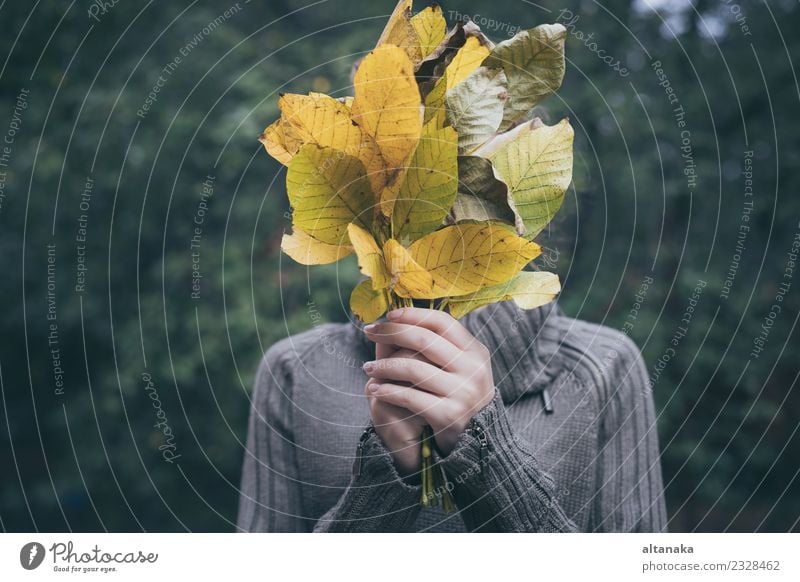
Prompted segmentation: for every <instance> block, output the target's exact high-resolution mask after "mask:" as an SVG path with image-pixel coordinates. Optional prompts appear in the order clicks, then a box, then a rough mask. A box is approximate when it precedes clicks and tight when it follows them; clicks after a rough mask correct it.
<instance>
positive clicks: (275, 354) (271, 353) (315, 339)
mask: <svg viewBox="0 0 800 582" xmlns="http://www.w3.org/2000/svg"><path fill="white" fill-rule="evenodd" d="M354 340H355V334H354V331H353V328H352V326H350V325H347V324H343V323H323V324H319V325H316V326H314V327H312V328H311V329H309V330H306V331H304V332H301V333H298V334H295V335H291V336H289V337H286V338H284V339H282V340H279V341H277V342H275V343H274V344H272V345H271V346H270V347H269V348H268V349H267V350H266V352H264V355H263V356H262V358H261V363H260V365H259V375H261V373H262V371H264V370H268V369H272V370H275V371H280V372H284V373H286V372H289V373H290V372H291V371H292V369H293V368H295V367H296V366H298V365H301V363H302V364H305V365H308V364H309V363H310V362H313V361H314V360H316V359H323V358H324V357H325V354H330V353H332V352H335V350H336V349H337V348H339V349H346V348H347V347H348V346H350V345H352V344H354ZM353 347H354V346H353Z"/></svg>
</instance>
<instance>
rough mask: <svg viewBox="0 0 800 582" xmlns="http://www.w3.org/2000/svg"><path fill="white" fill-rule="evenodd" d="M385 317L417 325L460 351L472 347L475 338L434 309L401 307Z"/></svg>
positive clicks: (442, 312) (457, 323) (441, 312)
mask: <svg viewBox="0 0 800 582" xmlns="http://www.w3.org/2000/svg"><path fill="white" fill-rule="evenodd" d="M386 317H387V318H388V319H389V321H392V322H394V323H406V324H408V325H418V326H420V327H423V328H425V329H428V330H430V331H432V332H433V333H436V334H438V335H440V336H442V337H443V338H445V339H446V340H448V341H449V342H450V343H452V344H453V345H454V346H456V347H457V348H461V349H462V350H466V349H469V348H471V347H472V346H473V344H474V342H475V338H474V337H473V336H472V334H471V333H469V331H467V328H465V327H464V326H463V325H461V324H460V323H459V322H458V321H457V320H456V319H454V318H453V316H452V315H450V314H448V313H445V312H444V311H438V310H436V309H423V308H420V307H403V308H400V309H395V310H394V311H390V312H389V313H388V314H387V315H386Z"/></svg>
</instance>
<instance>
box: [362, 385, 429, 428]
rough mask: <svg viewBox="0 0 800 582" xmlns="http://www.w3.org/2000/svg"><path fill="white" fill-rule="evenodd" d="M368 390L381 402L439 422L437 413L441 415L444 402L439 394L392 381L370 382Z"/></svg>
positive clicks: (427, 420)
mask: <svg viewBox="0 0 800 582" xmlns="http://www.w3.org/2000/svg"><path fill="white" fill-rule="evenodd" d="M367 391H368V392H369V393H370V395H371V396H373V397H375V398H377V399H378V400H380V401H381V402H386V403H388V404H393V405H394V406H397V407H400V408H404V409H406V410H409V411H411V412H412V413H414V414H415V415H418V416H420V417H422V418H424V419H425V420H426V422H428V423H429V424H432V425H433V424H439V423H438V422H437V418H438V417H437V415H441V410H440V409H441V408H442V404H443V399H442V398H440V397H439V396H436V395H434V394H430V393H428V392H425V391H423V390H417V389H416V388H410V387H408V386H400V385H399V384H393V383H391V382H382V383H380V384H378V383H375V382H373V383H370V384H369V385H368V387H367Z"/></svg>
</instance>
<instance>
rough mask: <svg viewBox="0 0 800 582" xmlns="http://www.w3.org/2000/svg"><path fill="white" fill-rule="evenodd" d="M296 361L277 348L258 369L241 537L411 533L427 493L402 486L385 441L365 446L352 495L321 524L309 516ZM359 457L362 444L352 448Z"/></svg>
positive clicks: (370, 437) (243, 489)
mask: <svg viewBox="0 0 800 582" xmlns="http://www.w3.org/2000/svg"><path fill="white" fill-rule="evenodd" d="M290 359H291V358H287V357H285V354H284V350H282V349H280V347H279V346H275V347H274V348H271V349H270V350H268V351H267V353H266V355H265V357H264V359H263V360H262V362H261V365H260V366H259V370H258V374H257V376H256V381H255V387H254V391H253V402H252V407H251V409H250V420H249V426H248V436H247V447H246V451H245V458H244V463H243V468H242V486H241V493H240V497H239V514H238V520H237V521H238V523H237V526H238V529H239V530H242V531H258V532H310V531H317V532H345V531H352V532H356V531H359V532H381V531H409V530H411V529H412V528H413V524H414V521H415V520H416V517H417V514H418V512H419V497H420V495H421V487H420V486H419V485H413V484H411V483H408V482H406V481H405V480H403V479H402V478H401V477H400V476H399V474H398V473H397V470H396V469H395V467H394V463H393V461H392V458H391V455H390V453H389V451H388V449H387V448H386V447H385V446H384V445H383V442H382V441H381V439H380V437H379V436H378V435H377V434H375V433H374V432H373V431H369V432H368V433H367V434H368V438H364V439H362V441H361V443H360V449H359V451H358V455H359V457H360V461H359V460H357V462H356V464H355V465H354V469H355V467H358V468H359V470H358V471H357V472H356V471H354V472H353V476H352V478H351V481H350V483H349V485H348V487H347V488H346V489H345V491H344V493H343V494H342V496H341V497H340V498H339V500H338V502H337V503H336V504H335V505H334V506H333V507H332V508H331V509H330V510H329V511H328V512H327V513H325V514H324V515H323V516H322V517H321V518H319V519H318V520H317V519H316V518H315V517H311V516H307V515H306V513H305V512H304V508H303V500H302V488H301V481H300V478H299V472H298V469H297V461H296V457H295V450H296V444H295V440H294V434H293V430H292V427H293V418H294V406H293V405H292V391H293V379H292V374H291V368H292V366H291V361H287V360H290ZM353 448H354V449H356V443H355V442H354V443H353Z"/></svg>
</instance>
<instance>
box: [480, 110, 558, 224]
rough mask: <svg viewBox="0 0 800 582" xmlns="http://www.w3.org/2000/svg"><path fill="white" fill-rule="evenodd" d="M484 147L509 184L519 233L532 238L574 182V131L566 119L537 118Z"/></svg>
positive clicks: (482, 151)
mask: <svg viewBox="0 0 800 582" xmlns="http://www.w3.org/2000/svg"><path fill="white" fill-rule="evenodd" d="M506 133H507V134H509V135H506V134H503V135H501V136H498V138H497V139H496V140H492V141H490V142H488V143H487V144H485V145H484V146H483V147H481V148H480V149H479V150H478V151H477V152H476V155H486V156H488V157H489V159H490V160H491V162H492V165H493V167H494V171H495V173H496V174H497V176H498V178H499V179H501V180H502V181H503V182H505V183H506V184H508V188H509V202H510V205H511V209H512V210H513V211H514V213H515V214H516V223H517V232H519V233H520V234H522V235H523V236H526V237H528V238H533V237H535V236H536V235H537V234H539V233H540V232H541V231H542V229H544V227H545V226H547V224H548V223H549V222H550V221H551V220H552V219H553V217H554V216H555V214H556V212H558V209H559V208H560V207H561V204H562V203H563V202H564V194H565V193H566V191H567V188H568V187H569V184H570V182H571V181H572V141H573V136H574V132H573V130H572V126H570V124H569V121H568V120H566V119H564V120H562V121H561V122H560V123H558V124H556V125H552V126H549V125H542V124H541V122H539V120H538V119H534V120H533V121H531V122H529V123H525V124H523V125H521V126H518V127H515V128H514V129H513V130H511V131H509V132H506Z"/></svg>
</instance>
